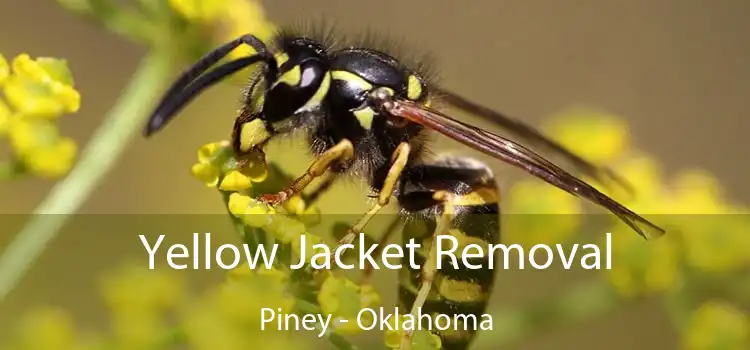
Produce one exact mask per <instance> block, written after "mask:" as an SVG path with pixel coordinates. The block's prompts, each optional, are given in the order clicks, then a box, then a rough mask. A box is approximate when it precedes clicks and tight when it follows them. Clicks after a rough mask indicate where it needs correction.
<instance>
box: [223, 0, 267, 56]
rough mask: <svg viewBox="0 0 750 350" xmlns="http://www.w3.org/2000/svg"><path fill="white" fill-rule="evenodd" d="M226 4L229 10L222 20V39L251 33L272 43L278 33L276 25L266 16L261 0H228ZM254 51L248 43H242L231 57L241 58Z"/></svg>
mask: <svg viewBox="0 0 750 350" xmlns="http://www.w3.org/2000/svg"><path fill="white" fill-rule="evenodd" d="M226 4H227V11H226V13H225V18H224V19H223V21H222V24H223V27H224V28H223V31H222V33H221V36H222V41H226V39H227V38H230V39H234V38H237V37H239V36H241V35H244V34H247V33H251V34H253V35H255V36H257V37H258V38H259V39H260V40H261V41H263V42H265V43H266V44H270V41H271V38H272V37H273V36H274V34H275V33H276V26H274V25H273V23H271V22H270V21H269V20H268V19H267V18H266V12H265V10H264V9H263V6H262V5H261V4H260V1H257V0H251V1H247V0H227V1H226ZM253 53H254V51H253V49H251V48H250V47H248V46H247V45H241V46H239V47H238V48H236V49H235V50H233V51H232V52H231V53H230V54H229V57H230V58H239V57H244V56H247V55H251V54H253Z"/></svg>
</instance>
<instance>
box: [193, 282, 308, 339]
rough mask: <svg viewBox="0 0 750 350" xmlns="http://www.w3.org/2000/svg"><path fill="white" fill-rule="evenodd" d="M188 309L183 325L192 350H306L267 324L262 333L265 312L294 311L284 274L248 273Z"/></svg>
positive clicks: (221, 286) (219, 287)
mask: <svg viewBox="0 0 750 350" xmlns="http://www.w3.org/2000/svg"><path fill="white" fill-rule="evenodd" d="M241 274H242V276H241V277H240V278H236V279H231V280H228V281H226V282H225V283H223V284H221V285H220V286H218V287H216V288H214V289H213V290H211V291H210V292H209V293H208V295H207V296H206V297H204V298H201V299H200V300H198V301H197V302H192V303H190V304H188V305H186V312H185V313H184V314H183V316H182V321H183V322H182V325H183V327H184V329H185V331H186V334H187V343H188V345H189V347H190V348H191V349H205V350H211V349H229V350H233V349H237V350H239V349H245V348H247V346H248V344H253V346H254V347H256V346H257V348H259V349H269V348H270V349H273V348H278V349H304V348H305V347H304V344H299V343H298V342H297V341H296V338H290V337H288V336H287V334H282V333H281V332H280V331H279V330H277V329H276V328H275V327H271V326H269V325H268V324H266V325H265V329H263V330H261V316H262V310H263V309H264V308H269V309H272V310H275V311H278V310H279V309H280V310H281V312H283V313H290V312H292V311H293V307H294V298H293V297H292V296H291V295H290V294H289V293H288V292H287V291H286V278H280V277H281V276H280V275H283V274H284V273H283V272H281V271H278V270H275V269H271V270H267V271H263V270H258V271H250V270H247V269H246V271H244V272H242V273H241Z"/></svg>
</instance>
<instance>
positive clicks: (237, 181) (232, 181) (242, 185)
mask: <svg viewBox="0 0 750 350" xmlns="http://www.w3.org/2000/svg"><path fill="white" fill-rule="evenodd" d="M250 187H252V181H251V179H250V177H248V176H246V175H245V174H243V173H241V172H239V171H237V170H231V171H229V172H228V173H226V174H225V175H224V178H223V179H222V180H221V184H219V189H220V190H222V191H235V192H236V191H244V190H247V189H249V188H250Z"/></svg>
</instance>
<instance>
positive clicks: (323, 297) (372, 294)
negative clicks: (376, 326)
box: [318, 275, 380, 334]
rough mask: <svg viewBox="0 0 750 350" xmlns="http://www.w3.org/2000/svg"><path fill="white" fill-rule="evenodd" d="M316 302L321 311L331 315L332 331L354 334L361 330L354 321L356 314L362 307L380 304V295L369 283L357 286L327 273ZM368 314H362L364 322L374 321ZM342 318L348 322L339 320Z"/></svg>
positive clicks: (372, 306)
mask: <svg viewBox="0 0 750 350" xmlns="http://www.w3.org/2000/svg"><path fill="white" fill-rule="evenodd" d="M318 303H319V305H320V309H321V311H323V313H325V314H326V315H331V316H332V320H331V323H332V324H333V325H332V327H333V329H334V331H336V332H338V333H341V334H356V333H359V332H361V331H362V329H361V328H359V327H358V326H357V322H356V321H355V320H356V318H357V314H358V313H359V312H360V310H362V309H364V308H374V307H377V306H378V305H380V295H378V293H377V292H376V291H375V289H374V288H373V287H372V286H370V285H363V286H358V285H356V284H355V283H354V282H352V281H351V280H349V279H346V278H344V277H336V276H334V275H329V277H328V278H327V279H326V280H325V282H323V285H322V286H321V287H320V291H319V293H318ZM368 315H369V313H365V314H364V315H363V316H362V322H363V323H364V324H369V323H371V322H373V321H374V320H372V319H371V318H370V317H371V316H368ZM368 318H370V319H368ZM342 320H348V322H341V321H342Z"/></svg>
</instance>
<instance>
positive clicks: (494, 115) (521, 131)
mask: <svg viewBox="0 0 750 350" xmlns="http://www.w3.org/2000/svg"><path fill="white" fill-rule="evenodd" d="M433 89H435V90H436V92H437V94H438V95H439V96H440V101H441V102H444V103H447V104H448V105H450V106H452V107H455V108H458V109H460V110H463V111H464V112H468V113H471V114H474V115H476V116H478V117H481V118H484V119H487V120H490V121H492V122H494V123H496V124H498V125H499V126H501V127H503V128H504V129H506V130H507V131H509V132H510V133H512V134H514V135H515V136H517V137H519V138H521V139H523V140H524V141H528V142H529V143H531V144H533V145H536V146H540V147H543V148H544V149H545V150H546V151H549V152H552V153H556V154H559V155H561V156H562V157H564V158H565V159H566V160H567V161H568V162H570V163H571V164H572V165H573V166H575V167H576V168H578V169H579V171H581V172H582V173H583V174H585V175H586V176H589V177H591V178H593V179H595V180H597V181H599V182H601V183H603V184H606V182H605V179H606V178H609V179H611V180H612V181H614V182H616V183H618V184H619V185H620V186H622V187H623V188H624V189H625V190H627V191H628V192H629V193H630V194H633V188H632V186H631V185H630V184H629V183H628V182H627V181H626V180H625V179H623V178H622V177H620V176H619V175H617V174H616V173H615V172H614V171H612V170H611V169H608V168H605V167H600V166H596V165H594V164H592V163H590V162H588V161H586V160H585V159H583V158H581V157H580V156H578V155H577V154H575V153H573V152H571V151H570V150H568V149H567V148H565V146H563V145H561V144H559V143H558V142H555V141H554V140H552V139H550V138H549V137H547V136H545V135H544V134H542V133H541V132H539V131H538V130H537V129H535V128H533V127H531V126H529V125H528V124H525V123H523V122H521V121H520V120H517V119H514V118H511V117H509V116H506V115H503V114H501V113H498V112H496V111H493V110H492V109H489V108H487V107H484V106H482V105H479V104H477V103H475V102H472V101H469V100H467V99H466V98H464V97H462V96H460V95H458V94H456V93H453V92H451V91H448V90H445V89H442V88H433Z"/></svg>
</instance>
